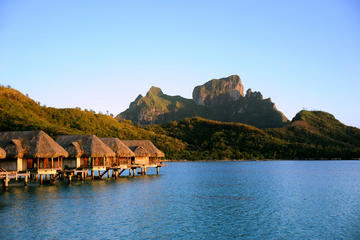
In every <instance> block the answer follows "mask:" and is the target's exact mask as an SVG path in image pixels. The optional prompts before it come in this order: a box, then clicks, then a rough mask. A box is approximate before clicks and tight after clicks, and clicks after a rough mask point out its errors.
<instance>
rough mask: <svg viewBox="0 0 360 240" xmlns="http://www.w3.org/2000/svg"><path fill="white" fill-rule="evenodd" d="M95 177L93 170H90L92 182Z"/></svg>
mask: <svg viewBox="0 0 360 240" xmlns="http://www.w3.org/2000/svg"><path fill="white" fill-rule="evenodd" d="M94 178H95V176H94V170H91V179H92V180H94Z"/></svg>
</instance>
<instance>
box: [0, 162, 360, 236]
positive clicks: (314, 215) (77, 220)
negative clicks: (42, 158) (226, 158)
mask: <svg viewBox="0 0 360 240" xmlns="http://www.w3.org/2000/svg"><path fill="white" fill-rule="evenodd" d="M149 173H150V174H151V173H154V172H151V171H150V172H149ZM120 238H122V239H360V161H267V162H174V163H169V164H168V167H165V168H162V169H160V175H159V176H156V175H152V176H139V177H135V178H132V177H122V178H120V179H118V180H105V179H104V180H97V181H88V182H85V183H81V182H73V184H72V185H70V186H69V185H68V184H65V183H57V184H56V185H54V186H35V185H34V184H32V185H30V186H27V187H23V186H18V187H14V186H10V189H9V192H1V193H0V239H1V240H4V239H120Z"/></svg>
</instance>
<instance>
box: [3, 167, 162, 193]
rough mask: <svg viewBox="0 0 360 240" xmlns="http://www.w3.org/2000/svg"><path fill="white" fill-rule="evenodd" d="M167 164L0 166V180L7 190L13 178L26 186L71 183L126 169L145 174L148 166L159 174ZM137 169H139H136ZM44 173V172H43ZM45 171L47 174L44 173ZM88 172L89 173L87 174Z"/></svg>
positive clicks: (110, 175)
mask: <svg viewBox="0 0 360 240" xmlns="http://www.w3.org/2000/svg"><path fill="white" fill-rule="evenodd" d="M164 166H167V165H165V164H162V163H154V164H148V165H140V164H132V165H127V166H121V167H120V166H116V167H108V168H106V170H94V169H91V168H84V169H64V170H58V169H52V170H53V171H45V172H44V171H42V170H43V169H40V171H33V172H31V171H26V172H16V171H6V170H5V169H2V168H0V181H1V182H2V183H3V189H4V191H7V190H8V187H9V182H10V180H12V179H14V180H15V181H18V180H20V179H22V180H23V182H24V186H26V185H27V184H28V183H29V182H38V183H39V184H40V185H42V184H43V183H44V182H45V183H50V184H54V183H55V182H56V181H57V180H63V181H65V180H66V179H67V180H68V183H69V184H71V183H72V180H74V179H78V180H81V181H85V180H94V179H102V178H103V177H104V176H107V178H108V179H109V178H115V179H117V178H118V177H120V176H121V174H122V173H123V172H125V171H126V170H128V171H129V176H132V177H135V176H136V175H137V174H138V175H147V171H148V169H149V168H156V175H159V168H161V167H164ZM137 169H139V171H137ZM95 171H97V172H98V174H97V176H95ZM44 173H45V174H44ZM46 173H47V174H46ZM89 173H90V174H89Z"/></svg>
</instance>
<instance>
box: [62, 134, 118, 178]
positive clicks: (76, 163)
mask: <svg viewBox="0 0 360 240" xmlns="http://www.w3.org/2000/svg"><path fill="white" fill-rule="evenodd" d="M56 142H57V143H59V144H60V145H61V146H62V147H63V148H65V149H66V150H67V151H68V152H69V157H68V158H66V159H64V162H63V166H64V168H65V169H87V170H91V171H92V176H94V175H93V171H105V170H107V169H108V168H110V167H111V162H112V158H113V157H115V153H114V151H113V150H111V149H110V148H109V147H108V146H107V145H106V144H105V143H103V142H102V141H101V140H100V138H98V137H97V136H95V135H63V136H58V137H57V138H56Z"/></svg>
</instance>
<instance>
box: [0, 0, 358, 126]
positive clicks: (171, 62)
mask: <svg viewBox="0 0 360 240" xmlns="http://www.w3.org/2000/svg"><path fill="white" fill-rule="evenodd" d="M231 74H238V75H239V76H240V77H241V78H242V80H243V84H244V86H245V89H247V88H252V89H253V90H259V91H261V92H262V93H263V95H264V96H265V97H271V98H272V100H273V101H274V102H275V103H276V105H277V107H278V108H279V109H280V110H281V111H283V112H284V113H285V115H286V116H287V117H288V118H289V119H291V118H292V117H294V115H295V114H296V113H297V112H298V111H300V110H301V109H303V108H305V109H309V110H312V109H316V110H324V111H328V112H331V113H332V114H334V115H335V117H337V118H338V119H339V120H341V121H343V122H344V123H346V124H348V125H353V126H357V127H360V107H359V105H360V97H359V90H360V2H359V1H356V0H353V1H351V0H338V1H331V0H326V1H224V0H222V1H110V0H104V1H100V0H99V1H88V0H83V1H81V0H76V1H73V0H69V1H66V0H61V1H60V0H59V1H56V0H54V1H48V0H43V1H38V0H34V1H30V0H26V1H25V0H24V1H16V0H0V83H1V84H3V85H11V86H12V87H13V88H16V89H18V90H20V91H22V92H23V93H28V94H29V95H30V97H32V98H33V99H35V100H37V101H40V102H41V103H42V104H46V105H47V106H55V107H75V106H79V107H81V108H83V109H84V108H87V109H93V110H95V111H102V112H105V111H106V110H109V111H110V112H111V113H113V114H115V115H116V114H117V113H119V112H121V111H123V110H125V109H126V108H127V107H128V105H129V103H130V102H131V101H133V100H134V99H135V98H136V96H137V95H138V94H145V93H146V92H147V90H148V89H149V88H150V86H152V85H154V86H158V87H160V88H161V89H162V90H163V92H164V93H167V94H169V95H182V96H184V97H188V98H191V94H192V89H193V88H194V87H195V86H196V85H199V84H202V83H204V82H206V81H208V80H210V79H212V78H220V77H225V76H228V75H231Z"/></svg>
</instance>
